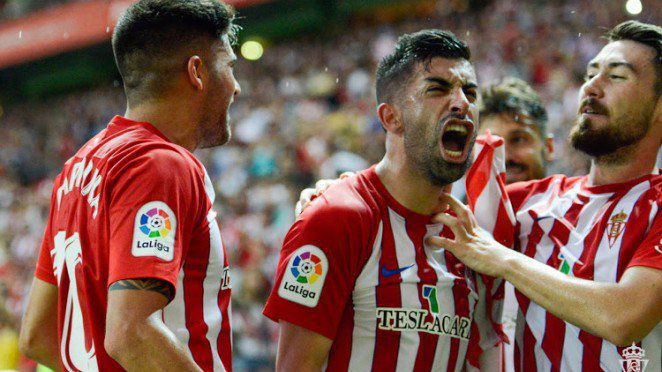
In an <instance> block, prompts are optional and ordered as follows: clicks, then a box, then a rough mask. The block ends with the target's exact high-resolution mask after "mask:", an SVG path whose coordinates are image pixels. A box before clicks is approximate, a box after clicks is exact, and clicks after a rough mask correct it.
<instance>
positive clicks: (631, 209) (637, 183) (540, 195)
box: [430, 21, 662, 371]
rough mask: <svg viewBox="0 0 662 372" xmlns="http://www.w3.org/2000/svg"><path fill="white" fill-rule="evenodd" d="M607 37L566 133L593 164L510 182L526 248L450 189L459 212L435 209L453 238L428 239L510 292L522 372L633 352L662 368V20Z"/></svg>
mask: <svg viewBox="0 0 662 372" xmlns="http://www.w3.org/2000/svg"><path fill="white" fill-rule="evenodd" d="M606 36H607V38H608V40H609V43H608V44H607V45H606V46H605V47H604V48H603V49H602V50H601V51H600V53H599V54H598V55H597V56H596V57H595V58H594V59H593V60H591V61H590V62H589V64H588V68H587V74H586V82H585V83H584V85H583V86H582V88H581V91H580V96H579V100H580V106H579V107H580V108H579V113H578V114H579V116H578V118H577V122H576V124H575V126H574V128H573V129H572V132H571V134H570V139H571V142H572V145H573V146H574V147H575V148H576V149H578V150H580V151H582V152H584V153H586V154H588V155H589V156H590V157H591V158H592V165H591V170H590V173H589V174H588V175H587V176H583V177H566V176H563V175H554V176H551V177H549V178H545V179H543V180H540V181H529V182H522V183H515V184H512V185H509V186H508V188H507V191H508V195H509V197H510V199H511V201H512V204H513V208H514V210H515V212H516V219H517V225H516V231H517V232H518V233H517V234H516V236H515V239H516V244H515V246H516V248H517V249H518V250H519V251H520V252H521V253H517V252H516V251H513V250H510V249H507V248H505V247H503V246H501V245H500V244H498V243H497V242H495V241H494V240H493V239H492V238H491V237H490V236H489V235H488V234H486V233H485V232H484V231H482V230H481V229H480V228H478V227H477V226H476V224H475V220H474V216H473V215H472V213H471V212H470V211H469V210H468V209H467V208H466V207H464V206H463V205H461V204H460V203H459V202H457V200H454V199H452V198H451V197H446V199H445V200H446V201H448V202H450V203H451V205H452V206H453V207H454V209H455V211H456V213H457V215H458V218H455V217H453V216H450V215H448V214H440V215H438V216H437V217H436V218H435V221H437V222H442V223H444V224H445V225H448V226H450V227H451V228H452V230H453V232H454V234H455V240H449V239H446V238H437V237H433V238H432V239H430V240H431V242H433V243H434V244H435V245H437V246H438V247H440V248H444V249H447V250H449V251H451V252H453V254H455V255H456V256H457V257H458V258H459V259H460V260H462V261H463V262H464V263H466V264H467V265H468V266H469V267H471V268H473V269H474V270H477V271H480V272H483V273H486V274H488V275H492V276H498V277H501V278H504V279H505V280H507V281H509V282H511V283H512V284H513V285H514V286H515V288H516V289H517V299H518V302H519V314H518V324H517V331H516V337H515V339H516V364H515V367H516V368H517V369H519V370H525V371H530V370H541V371H547V370H554V371H557V370H584V371H596V370H608V371H617V370H620V369H621V367H622V365H623V363H626V362H627V363H634V362H633V361H632V360H630V361H628V360H629V359H633V358H635V359H637V360H638V361H639V362H641V363H644V360H646V361H648V368H649V369H650V370H654V371H659V370H660V369H661V367H662V366H661V363H662V361H661V360H662V355H661V353H662V328H661V327H662V325H661V323H660V321H661V320H662V314H661V313H660V309H661V308H662V291H660V288H661V287H662V271H661V270H662V249H660V247H661V246H662V211H660V205H661V204H662V176H661V175H660V174H659V169H656V168H655V161H656V156H657V153H658V150H659V149H660V145H661V143H662V103H660V95H661V93H662V28H660V27H658V26H655V25H650V24H643V23H639V22H636V21H628V22H624V23H622V24H620V25H618V26H616V27H614V28H613V29H612V30H611V31H609V32H608V33H607V35H606ZM633 343H636V345H633ZM626 346H629V347H628V348H627V349H624V347H626ZM640 367H641V366H640ZM628 370H629V369H628Z"/></svg>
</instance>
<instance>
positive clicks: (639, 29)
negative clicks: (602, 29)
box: [604, 21, 662, 96]
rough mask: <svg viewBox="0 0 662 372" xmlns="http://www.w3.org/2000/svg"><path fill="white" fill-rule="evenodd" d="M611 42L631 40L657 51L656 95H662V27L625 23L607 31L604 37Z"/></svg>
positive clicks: (655, 60)
mask: <svg viewBox="0 0 662 372" xmlns="http://www.w3.org/2000/svg"><path fill="white" fill-rule="evenodd" d="M604 37H605V38H606V39H607V40H609V42H614V41H619V40H631V41H635V42H637V43H640V44H644V45H646V46H648V47H651V48H653V50H655V57H654V59H653V61H652V62H653V66H654V67H655V93H656V94H657V95H658V96H659V95H660V94H661V93H662V27H660V26H657V25H652V24H649V23H642V22H639V21H625V22H623V23H620V24H618V25H616V27H614V28H612V29H611V30H609V31H607V33H606V34H605V36H604Z"/></svg>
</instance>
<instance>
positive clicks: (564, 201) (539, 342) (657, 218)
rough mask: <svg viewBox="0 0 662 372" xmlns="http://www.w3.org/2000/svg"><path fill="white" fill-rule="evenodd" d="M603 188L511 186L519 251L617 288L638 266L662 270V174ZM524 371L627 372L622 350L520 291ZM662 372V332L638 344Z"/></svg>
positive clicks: (569, 182) (570, 181)
mask: <svg viewBox="0 0 662 372" xmlns="http://www.w3.org/2000/svg"><path fill="white" fill-rule="evenodd" d="M657 174H659V172H656V174H652V175H647V176H645V177H641V178H639V179H636V180H633V181H630V182H626V183H622V184H611V185H603V186H594V187H590V186H587V177H586V176H584V177H565V176H562V175H555V176H551V177H549V178H546V179H543V180H540V181H530V182H522V183H515V184H512V185H509V186H508V187H507V192H508V195H509V196H510V199H511V201H512V204H513V208H514V210H515V212H516V219H517V225H516V234H515V236H516V237H518V238H517V239H516V241H515V248H516V249H518V250H520V251H521V252H523V253H524V254H526V255H527V256H529V257H533V258H534V259H536V260H538V261H540V262H543V263H545V264H547V265H548V266H551V267H553V268H557V269H558V270H560V271H561V272H563V273H565V274H567V275H570V276H574V277H577V278H583V279H587V280H594V281H598V282H606V283H616V282H618V281H619V280H620V278H621V276H622V275H623V273H624V272H625V271H626V270H627V269H628V268H630V267H633V266H648V267H652V268H656V269H662V251H661V250H660V241H661V239H662V214H661V212H660V210H659V207H660V203H661V202H662V196H661V195H662V194H661V190H662V176H660V175H657ZM516 297H517V301H518V304H519V311H518V317H517V328H516V332H515V341H516V348H515V369H516V370H518V371H533V370H537V371H599V370H606V371H620V370H621V366H622V363H621V359H624V357H623V356H622V349H621V348H618V347H616V346H615V345H613V344H611V343H610V342H608V341H606V340H604V339H601V338H598V337H596V336H593V335H591V334H589V333H588V332H586V331H583V330H581V329H579V328H577V327H576V326H574V325H572V324H569V323H567V322H564V321H563V320H561V319H559V318H557V317H555V316H554V315H552V314H549V313H548V312H547V311H545V310H544V309H543V308H542V307H540V306H538V305H537V304H535V303H533V302H531V301H530V300H529V299H528V298H526V297H524V296H523V295H522V294H521V293H519V292H516ZM638 346H639V347H642V348H643V349H644V350H645V353H646V356H645V359H648V360H649V366H648V369H649V370H651V371H659V370H660V363H661V362H660V360H661V357H662V355H661V352H662V326H661V325H660V324H658V325H657V327H656V328H655V329H654V330H653V331H652V332H651V333H649V334H648V335H647V336H646V337H645V338H644V339H643V341H641V342H640V343H639V344H638Z"/></svg>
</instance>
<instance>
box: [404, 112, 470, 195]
mask: <svg viewBox="0 0 662 372" xmlns="http://www.w3.org/2000/svg"><path fill="white" fill-rule="evenodd" d="M447 119H449V118H444V119H443V120H441V121H440V122H438V123H437V125H435V126H434V127H433V128H431V129H430V128H429V126H428V125H427V124H426V123H423V122H416V121H414V120H408V121H407V122H405V133H404V145H405V154H406V155H407V158H408V159H409V162H410V163H411V164H412V165H413V166H414V167H415V168H416V169H417V170H418V171H419V172H420V173H421V174H422V175H423V176H425V177H426V178H427V179H428V181H430V183H431V184H433V185H435V186H439V187H442V186H446V185H450V184H451V183H453V182H455V181H457V180H459V179H460V178H462V176H464V174H465V173H466V172H467V169H469V167H470V166H471V163H472V162H473V159H472V156H471V149H472V148H473V145H474V142H475V141H476V133H475V132H474V134H473V138H472V139H471V142H470V143H469V144H467V146H469V152H468V153H469V155H468V156H467V159H466V160H465V161H464V162H463V163H460V164H456V163H449V162H447V161H446V160H444V158H443V157H442V156H441V146H440V144H441V135H442V130H441V128H443V124H444V122H445V121H446V120H447Z"/></svg>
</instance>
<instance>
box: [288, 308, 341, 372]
mask: <svg viewBox="0 0 662 372" xmlns="http://www.w3.org/2000/svg"><path fill="white" fill-rule="evenodd" d="M279 325H280V335H279V338H278V355H277V357H276V371H301V372H308V371H310V372H313V371H315V372H317V371H321V370H322V367H323V366H324V361H325V360H326V357H327V356H328V354H329V350H330V349H331V344H332V343H333V341H332V340H329V339H328V338H326V337H324V336H322V335H320V334H318V333H315V332H313V331H310V330H308V329H306V328H303V327H299V326H297V325H294V324H292V323H289V322H286V321H283V320H281V321H280V322H279Z"/></svg>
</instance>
